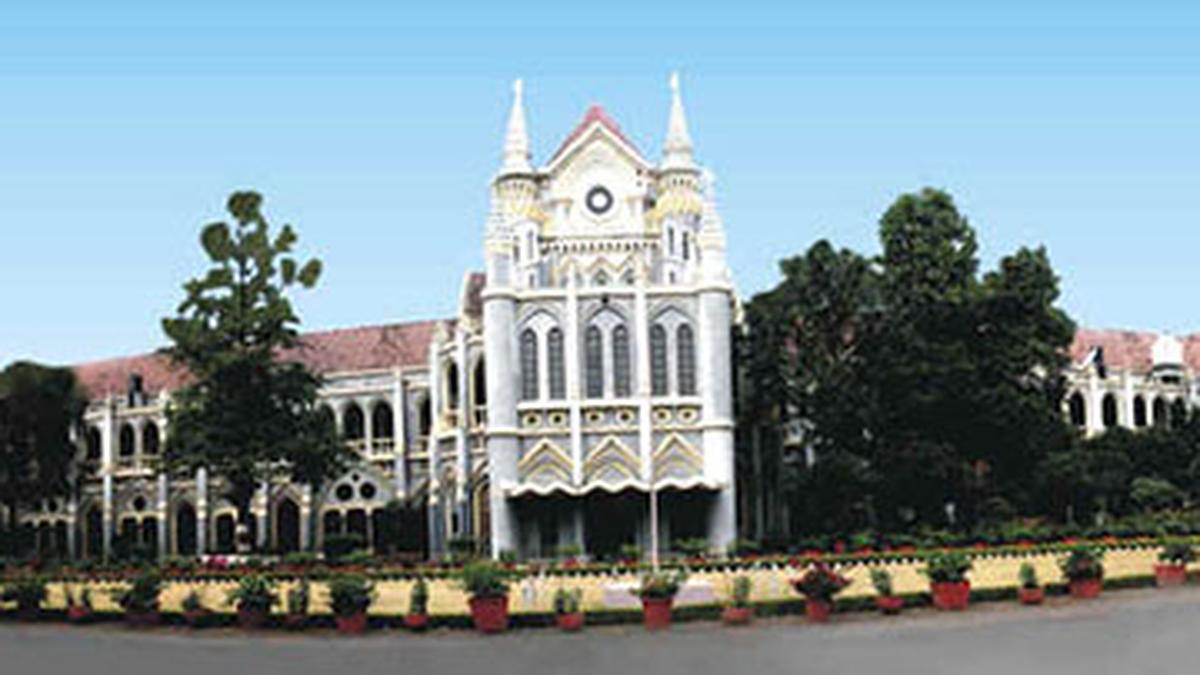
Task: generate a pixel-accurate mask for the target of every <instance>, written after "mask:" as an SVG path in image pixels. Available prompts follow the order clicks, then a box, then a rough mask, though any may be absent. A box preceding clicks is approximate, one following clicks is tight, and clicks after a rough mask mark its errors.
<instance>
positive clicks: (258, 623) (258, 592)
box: [225, 574, 279, 630]
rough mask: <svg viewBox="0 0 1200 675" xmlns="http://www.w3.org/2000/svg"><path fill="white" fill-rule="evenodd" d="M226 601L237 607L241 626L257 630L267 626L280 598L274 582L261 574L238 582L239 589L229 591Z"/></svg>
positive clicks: (252, 575)
mask: <svg viewBox="0 0 1200 675" xmlns="http://www.w3.org/2000/svg"><path fill="white" fill-rule="evenodd" d="M225 601H226V602H228V603H229V604H231V605H234V606H236V607H237V616H238V625H239V626H241V627H242V628H243V629H246V630H256V629H259V628H262V627H263V626H265V625H266V623H267V618H268V617H269V616H270V614H271V607H273V606H274V605H275V603H276V602H278V601H279V596H278V594H276V593H275V583H274V582H273V581H271V580H270V579H268V578H266V577H265V576H262V575H261V574H251V575H249V576H245V577H242V578H241V579H240V580H238V585H237V588H235V589H233V590H232V591H229V594H228V595H227V596H226V600H225Z"/></svg>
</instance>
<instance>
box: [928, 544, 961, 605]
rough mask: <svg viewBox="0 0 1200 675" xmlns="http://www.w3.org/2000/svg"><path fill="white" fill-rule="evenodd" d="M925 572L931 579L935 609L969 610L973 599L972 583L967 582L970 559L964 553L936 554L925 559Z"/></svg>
mask: <svg viewBox="0 0 1200 675" xmlns="http://www.w3.org/2000/svg"><path fill="white" fill-rule="evenodd" d="M923 571H924V573H925V576H927V577H929V590H930V593H931V594H932V596H933V606H934V607H937V608H938V609H941V610H956V611H961V610H964V609H966V608H967V605H968V603H969V602H970V599H971V582H970V581H968V580H967V573H968V572H970V571H971V559H970V558H968V557H967V556H965V555H963V554H962V553H953V552H947V553H936V554H934V555H931V556H929V557H928V558H926V559H925V569H924V570H923Z"/></svg>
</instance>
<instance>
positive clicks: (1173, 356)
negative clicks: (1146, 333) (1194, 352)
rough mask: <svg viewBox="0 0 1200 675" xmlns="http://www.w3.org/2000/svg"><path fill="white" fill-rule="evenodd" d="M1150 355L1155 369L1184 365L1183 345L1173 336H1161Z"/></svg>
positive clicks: (1155, 342)
mask: <svg viewBox="0 0 1200 675" xmlns="http://www.w3.org/2000/svg"><path fill="white" fill-rule="evenodd" d="M1150 354H1151V359H1152V360H1153V362H1154V367H1155V368H1162V367H1165V366H1181V365H1183V343H1182V342H1180V341H1179V338H1176V337H1175V336H1173V335H1166V334H1163V335H1159V336H1158V339H1157V340H1155V341H1154V347H1152V348H1151V350H1150Z"/></svg>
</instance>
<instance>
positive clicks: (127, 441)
mask: <svg viewBox="0 0 1200 675" xmlns="http://www.w3.org/2000/svg"><path fill="white" fill-rule="evenodd" d="M119 439H120V453H121V456H122V457H132V456H133V451H134V447H135V444H134V434H133V425H131V424H122V425H121V432H120V436H119Z"/></svg>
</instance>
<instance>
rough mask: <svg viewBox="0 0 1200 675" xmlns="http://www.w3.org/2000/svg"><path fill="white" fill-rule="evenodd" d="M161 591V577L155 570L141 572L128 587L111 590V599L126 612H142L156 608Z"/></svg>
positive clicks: (155, 609)
mask: <svg viewBox="0 0 1200 675" xmlns="http://www.w3.org/2000/svg"><path fill="white" fill-rule="evenodd" d="M161 592H162V579H161V578H160V577H159V576H158V573H157V572H154V571H153V570H147V571H145V572H142V573H141V574H140V575H138V576H137V577H136V578H134V580H133V582H131V583H130V584H129V587H128V588H125V589H124V590H119V591H113V599H114V600H116V602H117V604H118V605H120V606H121V609H123V610H125V611H126V612H131V613H136V614H142V613H145V612H153V611H157V610H158V599H159V595H160V594H161Z"/></svg>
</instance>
